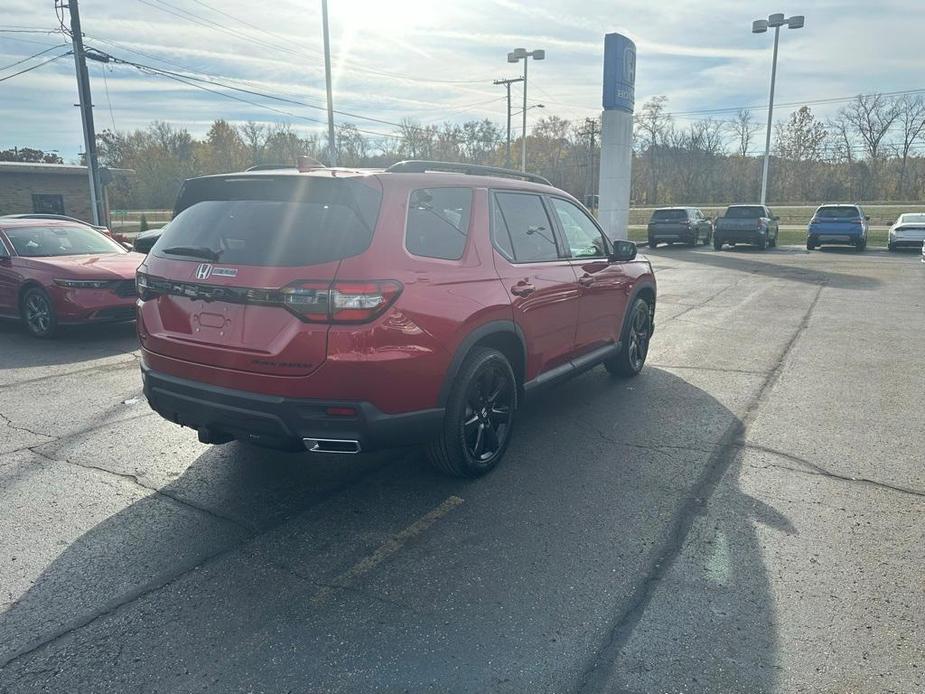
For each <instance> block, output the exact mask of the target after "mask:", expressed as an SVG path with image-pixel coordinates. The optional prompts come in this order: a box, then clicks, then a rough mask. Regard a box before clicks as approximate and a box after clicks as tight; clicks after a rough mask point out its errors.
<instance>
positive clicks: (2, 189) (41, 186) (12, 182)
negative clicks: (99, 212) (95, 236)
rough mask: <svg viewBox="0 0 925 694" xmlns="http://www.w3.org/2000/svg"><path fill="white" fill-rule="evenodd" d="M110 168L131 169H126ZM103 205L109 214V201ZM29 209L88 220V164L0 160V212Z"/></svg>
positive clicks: (89, 218) (19, 211) (90, 215)
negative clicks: (74, 164) (75, 164)
mask: <svg viewBox="0 0 925 694" xmlns="http://www.w3.org/2000/svg"><path fill="white" fill-rule="evenodd" d="M109 172H110V173H111V174H121V173H130V171H129V170H127V169H110V170H109ZM104 201H105V192H104ZM105 209H106V212H107V214H106V217H107V218H108V217H109V214H108V212H109V205H108V204H107V205H105ZM28 212H47V213H51V214H65V215H68V216H69V217H77V218H78V219H83V220H85V221H88V222H89V221H91V220H92V214H91V212H90V181H89V176H88V174H87V167H86V166H73V165H70V164H39V163H30V162H18V161H0V215H4V214H21V213H28Z"/></svg>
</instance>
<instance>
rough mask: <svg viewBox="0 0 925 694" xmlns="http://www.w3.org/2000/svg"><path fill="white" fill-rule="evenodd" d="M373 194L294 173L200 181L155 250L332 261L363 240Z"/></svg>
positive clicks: (373, 209)
mask: <svg viewBox="0 0 925 694" xmlns="http://www.w3.org/2000/svg"><path fill="white" fill-rule="evenodd" d="M380 200H381V194H380V193H379V192H378V191H376V190H374V189H372V188H370V187H369V186H367V185H365V184H364V183H358V182H352V181H332V180H326V179H313V180H312V179H307V178H299V177H296V176H288V177H280V178H272V177H261V178H258V177H254V178H249V179H244V178H239V179H200V181H191V182H188V184H187V186H186V187H185V188H184V190H183V191H182V192H181V195H180V199H179V201H178V205H177V207H178V209H180V210H181V211H180V212H179V214H177V216H176V217H174V219H173V220H172V221H171V222H170V225H169V226H167V227H165V228H164V230H163V235H162V236H161V237H160V239H158V241H157V243H156V244H155V245H154V248H153V249H152V252H153V253H154V254H155V255H158V256H161V257H167V258H178V257H189V258H206V259H208V260H216V261H218V260H220V261H221V262H223V263H231V264H235V265H263V266H295V265H314V264H319V263H327V262H331V261H333V260H340V259H342V258H347V257H349V256H352V255H357V254H358V253H362V252H363V251H364V250H366V248H367V247H368V246H369V244H370V242H371V240H372V235H373V229H374V228H375V226H376V218H377V216H378V213H379V203H380Z"/></svg>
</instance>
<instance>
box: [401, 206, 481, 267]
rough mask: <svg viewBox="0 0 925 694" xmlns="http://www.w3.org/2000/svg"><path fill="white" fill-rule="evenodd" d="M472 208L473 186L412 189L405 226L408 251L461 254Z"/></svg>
mask: <svg viewBox="0 0 925 694" xmlns="http://www.w3.org/2000/svg"><path fill="white" fill-rule="evenodd" d="M471 208H472V189H471V188H424V189H421V190H416V191H414V192H412V193H411V199H410V200H409V201H408V225H407V227H405V247H406V248H407V249H408V252H409V253H413V254H414V255H420V256H424V257H425V258H442V259H444V260H459V259H460V258H462V255H463V251H464V250H465V249H466V238H467V236H468V234H469V213H470V210H471Z"/></svg>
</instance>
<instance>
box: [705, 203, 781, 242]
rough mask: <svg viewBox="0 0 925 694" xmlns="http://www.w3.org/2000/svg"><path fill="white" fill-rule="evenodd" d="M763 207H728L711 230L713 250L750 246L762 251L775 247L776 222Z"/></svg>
mask: <svg viewBox="0 0 925 694" xmlns="http://www.w3.org/2000/svg"><path fill="white" fill-rule="evenodd" d="M779 219H780V217H776V216H775V215H774V213H773V212H771V210H770V209H768V207H767V206H765V205H730V206H729V207H727V208H726V213H725V214H724V215H723V216H722V217H719V218H718V219H717V220H716V223H715V224H714V229H713V248H715V249H716V250H720V249H721V248H722V247H723V244H727V243H728V244H729V245H730V246H735V245H736V244H737V243H740V244H744V243H747V244H750V245H752V246H757V247H758V248H760V249H761V250H764V249H765V248H767V247H768V246H770V247H771V248H773V247H774V246H776V245H777V231H778V224H777V222H778V220H779Z"/></svg>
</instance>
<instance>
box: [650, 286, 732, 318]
mask: <svg viewBox="0 0 925 694" xmlns="http://www.w3.org/2000/svg"><path fill="white" fill-rule="evenodd" d="M747 279H749V278H748V277H742V278H740V279H737V280H736V281H735V282H733V283H732V284H727V285H726V286H725V287H723V288H721V289H720V290H719V291H717V292H716V293H715V294H711V295H710V296H709V297H707V298H706V299H704V300H703V301H701V302H699V303H695V304H691V305H690V306H688V307H687V308H686V309H684V310H683V311H681V312H680V313H676V314H674V315H673V316H671V317H670V318H665V319H664V320H663V321H661V323H670V322H671V321H673V320H677V319H678V318H680V317H681V316H683V315H685V314H688V313H690V312H691V311H693V310H694V309H697V308H702V307H704V306H706V305H707V304H709V303H710V302H711V301H713V300H714V299H716V298H717V297H719V295H720V294H722V293H723V292H725V291H728V290H729V289H734V288H735V287H738V286H739V285H740V284H741V283H742V282H744V281H745V280H747Z"/></svg>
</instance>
